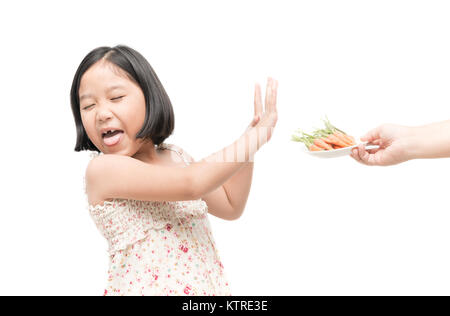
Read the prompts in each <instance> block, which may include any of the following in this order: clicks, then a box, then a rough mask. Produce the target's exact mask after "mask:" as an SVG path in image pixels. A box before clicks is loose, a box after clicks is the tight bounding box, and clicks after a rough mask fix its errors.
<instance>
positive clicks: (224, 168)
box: [186, 129, 264, 199]
mask: <svg viewBox="0 0 450 316" xmlns="http://www.w3.org/2000/svg"><path fill="white" fill-rule="evenodd" d="M258 135H259V133H258V132H257V130H256V129H250V130H248V131H246V132H245V133H244V134H243V135H242V136H241V137H239V139H238V140H236V141H235V142H233V143H232V144H231V145H229V146H227V147H225V148H223V149H222V150H220V151H218V152H216V153H213V154H212V155H209V156H208V157H206V158H203V159H202V160H200V161H198V162H195V163H193V164H191V165H189V166H188V167H187V168H186V169H187V170H188V172H189V178H190V179H191V181H190V182H191V185H192V191H193V195H194V199H197V198H200V197H201V196H203V195H206V194H208V193H209V192H211V191H213V190H215V189H216V188H218V187H219V186H221V185H222V184H224V183H225V182H226V181H227V180H228V179H229V178H231V177H232V176H233V175H234V174H235V173H236V172H238V171H239V170H240V169H241V168H243V167H244V166H245V165H246V164H247V163H248V162H249V161H253V157H254V155H255V154H256V152H257V151H258V149H259V148H260V147H261V146H262V145H263V144H264V143H263V142H261V141H260V142H259V144H258Z"/></svg>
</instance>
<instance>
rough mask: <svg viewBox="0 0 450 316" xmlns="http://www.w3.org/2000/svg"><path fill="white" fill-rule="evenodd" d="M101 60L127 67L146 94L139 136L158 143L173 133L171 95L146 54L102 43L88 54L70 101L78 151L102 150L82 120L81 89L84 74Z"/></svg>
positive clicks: (74, 85)
mask: <svg viewBox="0 0 450 316" xmlns="http://www.w3.org/2000/svg"><path fill="white" fill-rule="evenodd" d="M101 59H104V60H106V61H108V62H110V63H111V64H113V65H115V66H117V67H119V68H120V69H122V70H124V71H125V73H126V74H127V76H128V77H129V79H130V80H133V81H134V82H136V83H137V84H138V85H139V86H140V87H141V89H142V92H143V93H144V97H145V120H144V125H143V126H142V128H141V130H140V131H139V132H138V133H137V135H136V138H142V139H144V140H149V139H150V140H152V142H153V144H155V145H159V144H161V143H162V142H164V140H165V139H166V138H167V137H169V136H170V135H171V134H172V132H173V129H174V126H175V115H174V113H173V108H172V103H171V102H170V99H169V96H168V95H167V93H166V91H165V90H164V87H163V85H162V84H161V82H160V81H159V78H158V76H157V75H156V73H155V72H154V70H153V68H152V67H151V66H150V64H149V63H148V61H147V60H146V59H145V58H144V56H142V55H141V54H140V53H138V52H137V51H135V50H134V49H132V48H130V47H128V46H125V45H117V46H115V47H107V46H102V47H98V48H96V49H94V50H92V51H91V52H90V53H89V54H87V55H86V57H84V59H83V60H82V62H81V64H80V65H79V66H78V69H77V72H76V73H75V77H74V78H73V82H72V88H71V90H70V103H71V106H72V112H73V116H74V118H75V125H76V129H77V142H76V145H75V151H82V150H93V151H97V152H100V150H99V149H98V148H97V147H96V146H95V145H94V144H93V143H92V142H91V140H90V139H89V137H88V136H87V134H86V131H85V129H84V126H83V123H82V121H81V113H80V97H79V89H80V81H81V77H82V76H83V74H84V73H85V72H86V71H87V70H88V69H89V68H90V67H91V66H92V65H93V64H95V63H96V62H97V61H99V60H101Z"/></svg>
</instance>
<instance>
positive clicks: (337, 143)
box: [322, 134, 348, 147]
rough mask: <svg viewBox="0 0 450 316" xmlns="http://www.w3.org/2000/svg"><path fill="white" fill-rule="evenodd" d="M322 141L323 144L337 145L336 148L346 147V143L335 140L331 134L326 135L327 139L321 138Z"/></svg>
mask: <svg viewBox="0 0 450 316" xmlns="http://www.w3.org/2000/svg"><path fill="white" fill-rule="evenodd" d="M322 139H323V140H324V141H325V142H327V143H328V144H332V145H338V146H341V147H348V145H347V144H346V143H344V142H343V141H342V140H340V139H339V138H337V137H336V136H334V135H333V134H331V135H328V137H327V138H322Z"/></svg>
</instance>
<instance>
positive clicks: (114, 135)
mask: <svg viewBox="0 0 450 316" xmlns="http://www.w3.org/2000/svg"><path fill="white" fill-rule="evenodd" d="M122 135H123V131H121V130H115V131H108V132H106V133H103V134H102V138H103V142H104V143H105V145H107V146H114V145H117V144H118V143H119V142H120V140H121V139H122Z"/></svg>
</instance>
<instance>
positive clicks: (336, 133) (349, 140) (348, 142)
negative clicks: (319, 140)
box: [333, 131, 352, 146]
mask: <svg viewBox="0 0 450 316" xmlns="http://www.w3.org/2000/svg"><path fill="white" fill-rule="evenodd" d="M333 135H334V136H336V137H337V138H339V139H340V140H342V141H343V142H344V143H346V144H347V146H352V140H351V139H350V138H347V137H346V135H345V134H344V133H341V132H339V131H335V132H334V133H333Z"/></svg>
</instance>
